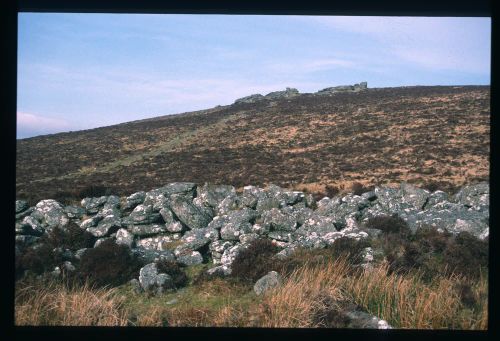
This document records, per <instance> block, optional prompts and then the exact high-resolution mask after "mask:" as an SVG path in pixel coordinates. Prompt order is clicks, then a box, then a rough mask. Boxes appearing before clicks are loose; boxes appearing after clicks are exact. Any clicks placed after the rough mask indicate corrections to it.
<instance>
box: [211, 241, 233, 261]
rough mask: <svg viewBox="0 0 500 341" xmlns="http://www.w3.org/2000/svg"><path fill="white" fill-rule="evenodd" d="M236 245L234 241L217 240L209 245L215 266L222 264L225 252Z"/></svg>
mask: <svg viewBox="0 0 500 341" xmlns="http://www.w3.org/2000/svg"><path fill="white" fill-rule="evenodd" d="M235 244H236V242H234V241H228V240H216V241H214V242H212V243H210V244H209V250H210V253H211V255H212V260H213V263H214V264H222V262H221V258H222V255H223V254H224V251H226V250H228V249H230V248H231V247H233V246H234V245H235Z"/></svg>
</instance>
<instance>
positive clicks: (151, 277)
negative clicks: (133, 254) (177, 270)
mask: <svg viewBox="0 0 500 341" xmlns="http://www.w3.org/2000/svg"><path fill="white" fill-rule="evenodd" d="M139 283H140V285H141V287H142V288H143V289H144V291H148V292H154V293H155V294H160V293H162V292H164V291H165V290H167V289H173V288H174V287H175V286H174V281H173V279H172V277H170V276H169V275H167V274H163V273H158V268H157V266H156V264H155V263H150V264H147V265H145V266H144V267H143V268H141V270H140V271H139Z"/></svg>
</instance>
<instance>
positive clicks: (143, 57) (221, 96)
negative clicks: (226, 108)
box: [17, 13, 491, 138]
mask: <svg viewBox="0 0 500 341" xmlns="http://www.w3.org/2000/svg"><path fill="white" fill-rule="evenodd" d="M18 28H19V29H18V85H17V92H18V95H17V96H18V98H17V138H25V137H31V136H36V135H43V134H50V133H56V132H63V131H70V130H72V131H75V130H80V129H89V128H95V127H100V126H107V125H112V124H117V123H121V122H127V121H133V120H138V119H143V118H148V117H155V116H160V115H166V114H175V113H181V112H186V111H193V110H200V109H208V108H211V107H214V106H216V105H227V104H231V103H232V102H234V100H235V99H236V98H239V97H243V96H246V95H249V94H254V93H261V94H267V93H269V92H271V91H276V90H282V89H284V88H285V87H295V88H297V89H298V90H299V91H300V92H315V91H318V90H320V89H323V88H325V87H329V86H335V85H343V84H354V83H359V82H361V81H367V82H368V87H388V86H404V85H467V84H482V85H488V84H490V49H491V32H490V30H491V19H490V18H430V17H428V18H426V17H338V16H337V17H333V16H332V17H325V16H237V15H172V14H168V15H166V14H154V15H152V14H146V15H144V14H63V13H57V14H56V13H20V14H19V26H18Z"/></svg>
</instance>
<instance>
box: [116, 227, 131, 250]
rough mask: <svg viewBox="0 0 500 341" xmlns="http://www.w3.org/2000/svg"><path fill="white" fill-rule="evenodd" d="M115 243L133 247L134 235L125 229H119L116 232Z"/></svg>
mask: <svg viewBox="0 0 500 341" xmlns="http://www.w3.org/2000/svg"><path fill="white" fill-rule="evenodd" d="M116 243H117V244H121V245H127V246H128V247H130V248H132V247H133V246H134V235H133V234H132V233H130V232H129V231H127V230H126V229H119V230H118V231H117V232H116Z"/></svg>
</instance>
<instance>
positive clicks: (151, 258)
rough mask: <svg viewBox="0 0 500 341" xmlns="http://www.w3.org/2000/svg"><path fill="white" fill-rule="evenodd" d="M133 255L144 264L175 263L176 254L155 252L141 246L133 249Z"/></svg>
mask: <svg viewBox="0 0 500 341" xmlns="http://www.w3.org/2000/svg"><path fill="white" fill-rule="evenodd" d="M132 253H133V254H134V255H135V256H136V257H137V258H138V259H139V261H141V262H142V263H143V264H146V263H152V262H158V261H170V262H174V261H175V259H176V258H175V254H174V253H173V252H172V251H170V250H163V251H160V250H154V249H145V248H143V247H141V246H139V247H135V248H133V249H132Z"/></svg>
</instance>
